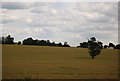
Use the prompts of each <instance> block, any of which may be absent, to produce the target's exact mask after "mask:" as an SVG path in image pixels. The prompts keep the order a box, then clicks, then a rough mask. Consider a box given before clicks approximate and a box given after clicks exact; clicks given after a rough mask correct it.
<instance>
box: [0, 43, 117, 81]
mask: <svg viewBox="0 0 120 81" xmlns="http://www.w3.org/2000/svg"><path fill="white" fill-rule="evenodd" d="M2 50H3V53H2V55H3V56H2V59H3V60H2V61H3V74H2V75H3V79H24V78H31V79H36V78H37V79H117V78H118V77H117V76H118V50H110V49H109V50H105V49H104V50H102V53H101V54H100V55H99V56H97V57H95V59H91V57H90V56H89V53H88V49H83V48H67V47H66V48H65V47H45V46H23V45H3V49H2Z"/></svg>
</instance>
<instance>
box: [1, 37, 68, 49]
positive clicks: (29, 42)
mask: <svg viewBox="0 0 120 81" xmlns="http://www.w3.org/2000/svg"><path fill="white" fill-rule="evenodd" d="M0 44H18V45H20V44H23V45H38V46H58V47H70V45H69V44H68V43H67V42H64V44H62V43H61V42H60V43H55V42H50V40H38V39H36V40H33V38H31V37H29V38H27V39H24V40H23V41H22V42H21V41H18V42H17V43H16V42H14V38H13V37H11V36H10V35H8V36H6V37H0Z"/></svg>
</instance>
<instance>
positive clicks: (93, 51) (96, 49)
mask: <svg viewBox="0 0 120 81" xmlns="http://www.w3.org/2000/svg"><path fill="white" fill-rule="evenodd" d="M88 48H89V53H90V56H92V59H94V57H95V56H96V55H98V54H100V52H101V50H100V49H101V45H100V43H99V42H97V41H96V38H95V37H92V38H90V40H88Z"/></svg>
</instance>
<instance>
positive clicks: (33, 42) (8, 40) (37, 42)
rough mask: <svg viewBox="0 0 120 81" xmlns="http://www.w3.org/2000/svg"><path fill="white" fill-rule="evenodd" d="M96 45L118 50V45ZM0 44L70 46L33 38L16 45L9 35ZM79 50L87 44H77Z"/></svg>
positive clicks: (87, 44) (119, 45)
mask: <svg viewBox="0 0 120 81" xmlns="http://www.w3.org/2000/svg"><path fill="white" fill-rule="evenodd" d="M93 38H95V37H93ZM97 43H98V44H99V45H100V48H101V49H102V48H105V49H106V48H113V49H120V44H117V45H115V44H113V43H109V44H108V45H104V46H103V43H102V42H100V41H97ZM0 44H18V45H20V44H23V45H38V46H58V47H70V45H69V44H68V43H67V42H64V44H62V43H61V42H60V43H55V42H50V40H38V39H36V40H33V38H31V37H29V38H27V39H24V40H23V41H22V42H21V41H18V42H17V43H16V42H14V37H11V36H10V35H8V36H6V37H0ZM77 47H80V48H89V42H88V41H87V42H82V43H80V44H79V46H77Z"/></svg>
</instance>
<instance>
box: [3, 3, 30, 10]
mask: <svg viewBox="0 0 120 81" xmlns="http://www.w3.org/2000/svg"><path fill="white" fill-rule="evenodd" d="M31 5H32V4H31V3H30V2H2V8H5V9H10V10H15V9H28V8H30V7H31Z"/></svg>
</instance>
